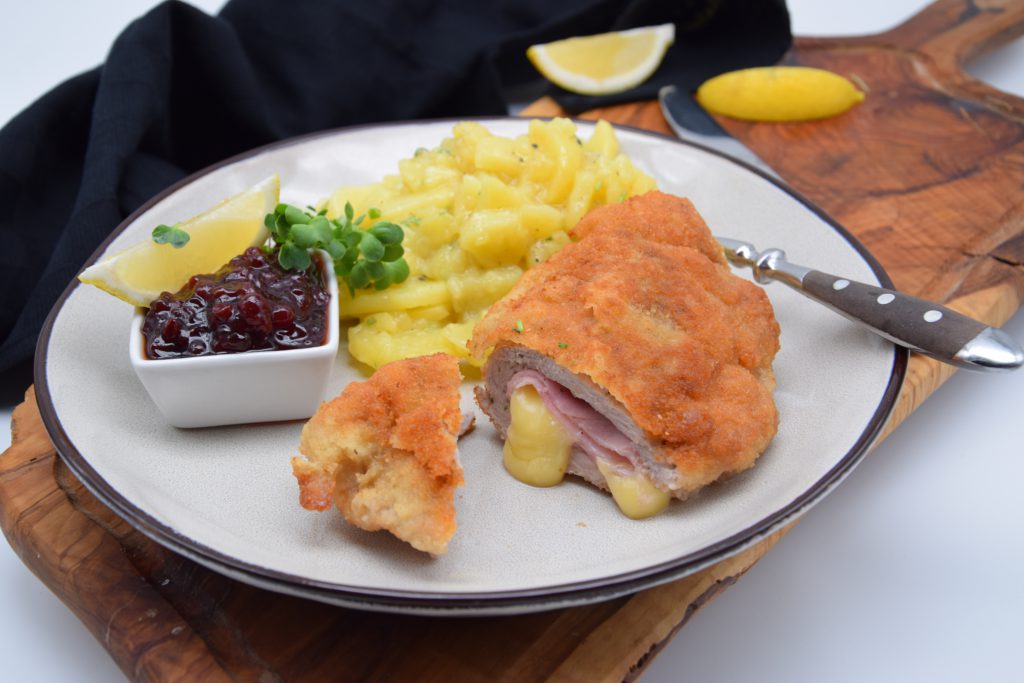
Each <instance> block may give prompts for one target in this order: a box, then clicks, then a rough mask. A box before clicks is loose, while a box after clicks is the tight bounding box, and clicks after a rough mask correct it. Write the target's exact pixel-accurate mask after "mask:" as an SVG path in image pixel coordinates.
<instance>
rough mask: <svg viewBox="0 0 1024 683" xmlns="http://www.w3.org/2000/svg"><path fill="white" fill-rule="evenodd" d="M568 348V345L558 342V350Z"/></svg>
mask: <svg viewBox="0 0 1024 683" xmlns="http://www.w3.org/2000/svg"><path fill="white" fill-rule="evenodd" d="M568 347H569V345H568V344H566V343H565V342H558V348H560V349H565V348H568Z"/></svg>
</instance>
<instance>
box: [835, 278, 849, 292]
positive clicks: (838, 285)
mask: <svg viewBox="0 0 1024 683" xmlns="http://www.w3.org/2000/svg"><path fill="white" fill-rule="evenodd" d="M849 286H850V281H849V280H836V281H835V282H833V283H832V289H835V290H840V289H846V288H847V287H849Z"/></svg>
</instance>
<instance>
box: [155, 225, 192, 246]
mask: <svg viewBox="0 0 1024 683" xmlns="http://www.w3.org/2000/svg"><path fill="white" fill-rule="evenodd" d="M188 240H189V234H188V233H187V232H185V231H184V230H182V229H181V228H179V227H178V226H177V225H158V226H156V227H155V228H153V241H154V242H156V243H157V244H169V245H171V246H172V247H174V248H175V249H181V248H182V247H183V246H185V245H186V244H188Z"/></svg>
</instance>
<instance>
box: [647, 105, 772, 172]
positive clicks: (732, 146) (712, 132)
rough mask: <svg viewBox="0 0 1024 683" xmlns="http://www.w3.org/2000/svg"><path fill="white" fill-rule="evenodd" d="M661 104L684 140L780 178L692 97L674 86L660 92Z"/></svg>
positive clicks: (665, 114) (668, 118)
mask: <svg viewBox="0 0 1024 683" xmlns="http://www.w3.org/2000/svg"><path fill="white" fill-rule="evenodd" d="M658 104H660V105H661V113H662V114H663V115H664V116H665V121H667V122H668V125H669V127H670V128H672V131H673V132H674V133H675V134H676V135H677V136H678V137H679V138H680V139H681V140H686V141H687V142H693V143H695V144H698V145H701V146H703V147H710V148H711V149H714V150H716V151H719V152H721V153H722V154H725V155H726V156H729V157H732V158H733V159H736V160H738V161H741V162H743V163H745V164H749V165H750V166H753V167H754V168H756V169H758V170H759V171H763V172H764V173H767V174H768V175H770V176H771V177H772V178H776V179H778V178H779V174H778V173H776V172H775V171H773V170H772V169H771V167H770V166H768V164H766V163H764V161H762V160H761V159H760V157H758V156H757V155H756V154H754V152H752V151H751V150H750V148H748V147H747V146H746V145H744V144H743V143H742V142H740V141H739V140H737V139H736V138H734V137H732V136H731V135H729V133H727V132H726V130H725V129H724V128H722V127H721V126H720V125H718V122H717V121H715V120H714V119H713V118H711V116H710V114H708V113H707V112H706V111H704V109H703V107H701V106H700V105H699V104H697V102H696V101H695V100H694V99H693V97H692V96H691V95H690V94H689V93H686V92H680V91H679V89H678V88H676V86H674V85H666V86H665V87H663V88H662V89H661V90H659V91H658Z"/></svg>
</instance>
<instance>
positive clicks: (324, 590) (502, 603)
mask: <svg viewBox="0 0 1024 683" xmlns="http://www.w3.org/2000/svg"><path fill="white" fill-rule="evenodd" d="M533 118H549V117H533ZM464 120H475V121H523V122H525V120H526V119H517V118H514V117H506V116H491V117H473V118H472V119H468V118H450V119H449V118H445V119H424V120H417V121H393V122H388V123H376V124H363V125H358V126H349V127H345V128H336V129H331V130H326V131H319V132H315V133H310V134H307V135H302V136H299V137H295V138H289V139H287V140H280V141H277V142H273V143H270V144H268V145H264V146H262V147H257V148H256V149H252V150H249V151H247V152H243V153H241V154H238V155H235V156H233V157H230V158H228V159H225V160H223V161H220V162H218V163H216V164H213V165H211V166H208V167H206V168H204V169H202V170H200V171H197V172H195V173H193V174H191V175H189V176H187V177H186V178H183V179H182V180H180V181H178V182H177V183H175V184H173V185H171V186H170V187H168V188H167V189H165V190H164V191H162V192H160V193H159V194H157V195H156V196H155V197H153V198H151V199H150V200H149V201H147V202H146V203H145V204H143V205H142V206H141V207H139V208H138V209H136V210H135V211H134V212H133V213H132V214H131V215H130V216H128V217H127V218H126V219H125V220H123V221H122V222H121V223H120V225H118V226H117V228H115V229H114V231H113V232H112V233H111V234H110V236H109V237H108V238H107V239H106V240H104V242H103V243H102V244H101V245H100V246H99V247H98V248H97V249H96V251H94V252H93V254H92V255H91V256H90V257H89V259H88V261H87V262H86V263H93V262H95V261H96V259H97V258H99V257H100V256H101V255H102V254H103V252H104V251H105V250H106V248H107V246H108V245H109V244H110V243H111V242H112V241H113V240H114V239H115V238H116V237H117V236H118V235H119V234H121V232H123V231H124V230H125V229H126V228H127V227H128V226H129V225H131V224H132V223H133V222H135V220H136V219H137V218H139V216H141V215H142V214H143V213H145V212H146V211H148V210H149V209H150V208H152V207H153V206H154V205H156V204H157V203H158V202H160V201H162V200H163V199H165V198H166V197H167V196H169V195H171V194H173V193H174V192H176V191H178V190H179V189H181V188H182V187H185V186H186V185H189V184H191V183H193V182H195V181H197V180H199V179H200V178H202V177H203V176H206V175H207V174H209V173H211V172H212V171H215V170H217V169H220V168H223V167H225V166H229V165H231V164H234V163H237V162H239V161H242V160H245V159H250V158H252V157H255V156H258V155H261V154H264V153H267V152H270V151H275V150H277V149H281V148H284V147H290V146H293V145H296V144H299V143H304V142H308V141H310V140H314V139H317V138H324V137H333V136H336V135H340V134H346V133H351V132H355V131H359V130H363V129H370V128H382V127H392V126H395V127H397V126H409V125H419V124H437V123H449V124H455V123H457V122H459V121H464ZM575 122H576V123H577V124H584V125H587V126H589V125H592V124H593V123H594V122H593V121H583V120H575ZM615 128H616V129H619V130H628V131H630V132H632V133H635V134H638V135H642V136H646V137H651V138H655V139H661V140H664V141H665V143H666V144H672V145H684V146H688V147H695V148H697V149H700V150H702V151H704V152H707V153H709V154H713V155H715V156H719V157H722V158H723V159H726V160H727V161H729V162H730V163H733V164H735V165H737V166H741V167H743V168H745V169H746V170H748V171H749V172H751V173H754V174H756V175H758V176H760V177H761V178H763V179H764V180H765V181H767V182H769V183H772V184H773V185H775V186H776V187H777V188H778V189H779V190H781V191H783V192H785V193H786V194H788V195H790V196H791V197H793V198H794V199H796V200H797V201H799V202H800V203H801V204H803V205H804V206H805V207H807V209H809V210H810V211H811V212H812V213H814V214H815V215H816V216H818V218H820V219H821V220H822V221H823V222H824V223H826V224H828V225H829V226H830V227H831V228H832V229H833V230H835V231H836V233H838V234H839V235H840V236H841V237H843V239H845V240H846V241H847V242H848V243H849V244H850V246H852V247H853V248H854V250H856V252H857V253H858V254H859V255H860V257H861V258H863V259H864V261H865V262H866V263H867V264H868V266H869V267H870V268H871V270H872V271H873V272H874V274H875V276H876V277H877V278H878V280H879V282H880V283H881V284H882V286H884V287H887V288H892V287H893V283H892V280H891V279H890V278H889V276H888V274H887V273H886V272H885V269H883V268H882V266H881V264H879V263H878V261H877V260H875V258H874V257H873V256H872V255H871V253H870V252H869V251H868V250H867V249H866V248H865V247H864V245H862V244H861V243H860V242H859V241H858V240H857V238H855V237H854V236H853V235H852V234H851V233H850V232H848V231H847V230H846V229H845V228H843V227H842V226H841V225H839V224H838V223H837V222H836V221H835V220H833V219H832V218H831V217H830V216H829V215H828V214H827V213H825V212H824V211H823V210H822V209H820V208H819V207H817V206H816V205H814V204H813V203H812V202H810V201H809V200H807V199H806V198H804V197H803V196H801V195H800V194H799V193H797V192H796V191H795V190H794V189H792V188H791V187H789V186H788V185H786V184H785V183H783V182H781V181H779V180H776V179H775V178H772V177H771V176H769V175H767V174H765V173H764V172H763V171H761V170H759V169H757V168H755V167H753V166H751V165H749V164H746V163H744V162H742V161H739V160H736V159H733V158H731V157H729V156H727V155H725V154H722V153H720V152H718V151H716V150H714V149H711V148H709V147H706V146H704V145H699V144H696V143H692V142H689V141H686V140H680V139H678V138H675V137H672V136H669V135H665V134H662V133H656V132H652V131H647V130H643V129H640V128H636V127H633V126H627V125H621V124H615ZM78 285H79V282H78V280H77V279H74V280H72V281H71V283H69V284H68V286H67V287H66V288H65V289H64V291H63V292H62V293H61V295H60V298H58V299H57V302H56V303H55V304H54V306H53V308H52V309H51V310H50V313H49V315H48V316H47V318H46V321H45V322H44V323H43V328H42V331H41V333H40V335H39V339H38V342H37V344H36V353H35V360H34V375H35V386H36V401H37V402H38V405H39V411H40V414H41V415H42V419H43V425H44V426H45V428H46V431H47V433H48V434H49V436H50V439H51V440H52V441H53V444H54V446H55V447H56V450H57V452H58V454H59V455H60V456H61V458H62V459H63V461H64V462H65V463H66V464H67V466H68V467H69V468H70V469H71V471H72V472H74V473H75V475H76V476H77V477H78V478H79V479H80V480H81V481H82V483H83V484H84V485H85V486H86V488H87V489H89V491H90V492H92V494H93V495H95V496H96V497H97V498H98V499H99V500H100V501H102V502H103V503H104V504H105V505H107V506H108V507H109V508H110V509H111V510H113V511H114V512H115V513H116V514H117V515H118V516H120V517H121V518H123V519H124V520H126V521H128V522H129V523H130V524H132V526H134V527H135V528H136V529H138V530H139V531H141V532H142V533H143V534H145V535H146V536H148V537H149V538H151V539H152V540H154V541H156V542H157V543H159V544H161V545H163V546H165V547H167V548H169V549H171V550H173V551H175V552H177V553H179V554H181V555H184V556H186V557H188V558H190V559H192V560H195V561H196V562H198V563H200V564H202V565H204V566H207V567H209V568H211V569H213V570H215V571H218V572H220V573H223V574H226V575H229V576H231V577H233V578H236V579H238V580H241V581H244V582H246V583H250V584H253V585H257V586H260V587H262V588H267V589H270V590H274V591H277V592H282V593H288V594H292V595H297V596H301V597H306V598H311V599H314V600H319V601H321V602H328V603H333V604H337V605H343V606H346V607H353V608H358V609H367V610H375V611H389V612H416V613H426V614H438V615H467V616H471V615H481V614H501V613H515V612H530V611H540V610H545V609H556V608H560V607H568V606H572V605H580V604H586V603H591V602H599V601H602V600H609V599H612V598H616V597H619V596H622V595H626V594H629V593H634V592H637V591H639V590H642V589H644V588H650V587H652V586H656V585H659V584H662V583H666V582H668V581H672V580H673V579H678V578H681V577H683V576H686V575H688V574H691V573H693V572H696V571H698V570H700V569H703V568H704V567H707V566H709V565H712V564H714V563H716V562H719V561H721V560H723V559H725V558H727V557H730V556H732V555H734V554H736V553H738V552H740V551H742V550H744V549H745V548H747V547H750V546H751V545H754V544H755V543H757V542H758V541H759V540H761V539H762V538H764V537H765V536H767V535H768V534H771V533H772V532H774V531H776V530H778V529H779V528H781V527H782V526H784V525H785V524H787V523H789V522H790V521H792V520H794V519H796V518H797V517H798V516H799V515H801V514H803V513H804V512H806V511H807V510H808V509H809V508H810V507H811V506H812V505H813V504H814V503H816V502H817V501H818V500H820V499H821V498H823V497H824V496H825V495H826V494H827V493H829V492H830V491H831V490H832V489H833V488H834V487H835V486H836V485H837V484H838V483H839V482H841V481H842V479H843V478H844V477H845V476H846V475H847V474H849V473H850V472H851V471H852V469H853V467H854V466H855V465H856V464H857V463H858V462H859V461H860V460H861V459H862V458H863V457H864V455H865V454H866V453H867V451H868V450H869V448H870V447H871V444H872V443H873V442H874V440H875V438H876V437H877V436H878V434H879V433H880V431H881V429H882V427H883V426H884V424H885V422H886V419H887V418H888V416H889V413H890V412H891V411H892V408H893V406H894V405H895V403H896V397H897V395H898V393H899V390H900V387H901V386H902V384H903V379H904V376H905V374H906V370H907V362H908V358H909V355H910V354H909V352H908V351H907V350H906V349H905V348H902V347H899V346H895V345H894V346H893V362H892V371H891V373H890V376H889V382H888V384H887V386H886V388H885V391H884V392H883V394H882V398H881V401H880V402H879V404H878V406H877V408H876V409H875V411H874V413H873V415H872V417H871V419H870V420H869V421H868V423H867V425H866V426H865V428H864V430H863V432H861V435H860V437H859V438H858V439H857V441H856V442H855V443H854V445H853V447H852V448H851V449H850V450H849V451H847V453H846V454H845V455H844V456H843V457H842V458H840V459H839V461H838V462H837V463H836V464H835V466H833V467H832V469H830V470H829V471H828V472H827V473H826V474H825V475H824V476H823V477H821V478H820V479H819V480H818V481H816V482H815V483H814V484H813V485H812V486H811V487H809V488H808V489H807V490H806V491H804V493H803V494H801V495H800V496H798V497H797V498H796V499H794V500H793V501H791V502H790V503H789V504H788V505H786V506H784V507H783V508H781V509H779V510H776V511H774V512H773V513H771V514H769V515H767V516H765V517H763V518H762V519H761V520H760V521H758V522H757V523H756V524H753V525H751V526H750V527H748V528H746V529H744V530H742V531H740V532H738V533H736V534H733V535H732V536H730V537H728V538H725V539H723V540H721V541H719V542H717V543H713V544H711V545H708V546H706V547H704V548H702V549H701V550H699V551H696V552H693V553H690V554H687V555H684V556H681V557H678V558H675V559H673V560H669V561H666V562H663V563H659V564H656V565H652V566H649V567H645V568H643V569H639V570H635V571H632V572H627V573H622V574H617V575H614V576H606V577H602V578H600V579H593V580H589V581H581V582H576V583H569V584H559V585H552V586H544V587H539V588H532V589H524V590H511V591H495V592H485V593H440V592H438V593H433V592H428V591H401V590H381V589H366V588H359V587H353V586H346V585H344V584H336V583H331V582H324V581H316V580H312V579H308V578H305V577H302V576H296V575H294V574H289V573H286V572H280V571H276V570H273V569H268V568H265V567H261V566H258V565H254V564H251V563H248V562H242V561H240V560H238V559H236V558H234V557H231V556H229V555H225V554H224V553H221V552H219V551H217V550H214V549H213V548H210V547H207V546H205V545H203V544H201V543H198V542H196V541H195V540H193V539H191V538H189V537H187V536H185V535H184V534H182V533H180V532H178V531H176V530H175V529H173V528H172V527H169V526H167V525H166V524H163V523H161V522H159V521H157V520H156V519H155V518H153V517H152V516H150V515H149V514H147V513H146V512H144V511H142V510H140V509H139V508H138V507H136V506H135V505H134V504H133V503H132V502H131V501H129V500H127V499H126V498H125V497H124V496H122V495H121V494H120V493H119V492H118V491H117V490H116V489H114V488H113V487H112V486H110V485H109V484H108V483H107V482H106V480H104V479H103V478H102V477H101V476H100V475H99V473H98V472H96V470H95V469H93V468H92V466H91V465H90V464H89V461H88V459H87V458H86V457H85V456H83V455H82V453H80V452H79V451H78V449H77V448H76V447H75V445H74V443H72V441H71V439H70V438H69V437H68V435H67V434H66V433H65V432H64V429H63V427H62V425H61V423H60V420H59V418H58V416H57V412H56V409H55V408H54V405H53V400H52V397H51V395H50V389H49V386H48V385H47V382H46V354H47V350H48V348H49V341H50V335H51V333H52V331H53V323H54V320H55V319H56V317H57V315H58V314H59V312H60V310H61V308H63V306H64V302H65V301H66V300H67V298H68V297H69V296H70V294H71V292H72V291H74V289H75V288H76V287H77V286H78Z"/></svg>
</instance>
